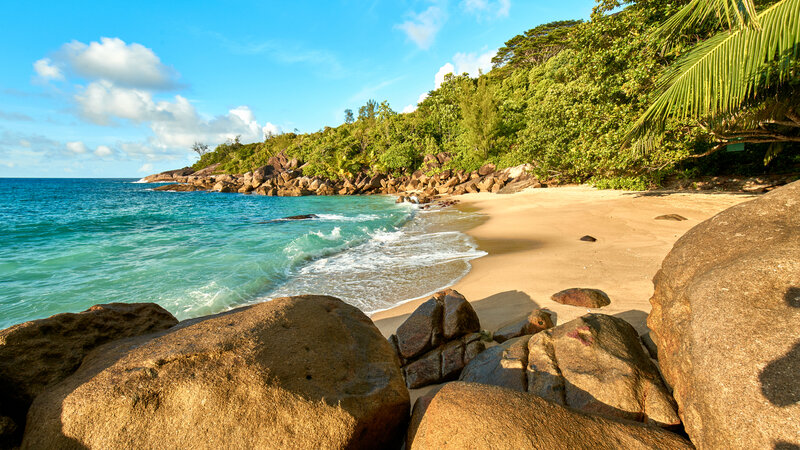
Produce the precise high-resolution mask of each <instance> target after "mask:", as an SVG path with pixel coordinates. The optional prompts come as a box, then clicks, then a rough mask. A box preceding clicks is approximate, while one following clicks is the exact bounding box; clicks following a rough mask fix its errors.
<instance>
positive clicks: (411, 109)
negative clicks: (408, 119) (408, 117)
mask: <svg viewBox="0 0 800 450" xmlns="http://www.w3.org/2000/svg"><path fill="white" fill-rule="evenodd" d="M416 110H417V105H406V107H405V108H403V110H402V111H401V112H402V113H403V114H408V113H412V112H414V111H416Z"/></svg>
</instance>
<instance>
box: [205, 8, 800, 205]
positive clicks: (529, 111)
mask: <svg viewBox="0 0 800 450" xmlns="http://www.w3.org/2000/svg"><path fill="white" fill-rule="evenodd" d="M799 2H800V0H780V1H776V0H746V1H745V0H741V1H740V0H735V1H734V0H669V1H665V0H635V1H620V0H598V2H597V5H596V6H595V8H594V9H593V12H592V15H591V19H590V20H589V21H585V22H584V21H576V20H564V21H558V22H552V23H548V24H544V25H540V26H537V27H535V28H532V29H530V30H528V31H525V32H523V33H521V34H519V35H517V36H514V37H512V38H511V39H509V40H508V41H507V42H506V43H505V45H504V46H503V47H501V48H500V49H499V51H498V53H497V55H496V57H495V58H494V59H493V67H492V70H491V71H489V72H488V73H485V74H480V76H478V77H477V78H471V77H470V76H469V75H467V74H460V75H459V74H449V75H447V76H445V78H444V81H443V82H442V83H441V85H440V86H439V87H438V88H437V89H434V90H432V91H430V92H428V94H427V97H425V99H424V100H423V101H422V102H421V103H419V105H418V107H417V109H416V110H415V111H413V112H410V113H397V112H396V111H394V110H393V109H392V107H391V105H389V103H388V102H386V101H383V102H380V103H379V102H378V101H376V100H369V101H367V102H366V103H365V104H364V105H360V106H358V107H357V109H356V110H357V115H355V114H353V110H351V109H348V110H346V111H345V120H344V123H342V124H341V125H339V126H336V127H325V128H324V129H321V130H319V131H316V132H311V133H304V134H301V133H297V132H294V133H284V134H280V135H276V136H266V138H265V140H264V141H263V142H258V143H253V144H241V143H238V142H226V143H224V144H222V145H220V146H218V147H217V148H216V150H215V151H214V152H210V153H207V154H205V155H201V158H200V160H199V161H198V162H197V164H195V168H196V169H199V168H202V167H206V166H208V165H210V164H213V163H217V162H219V163H221V168H222V170H224V171H226V172H230V173H243V172H247V171H250V170H253V169H254V168H256V167H259V166H261V165H264V164H266V161H267V160H268V159H269V158H270V157H271V156H275V155H277V154H278V153H280V152H284V153H285V154H286V155H287V156H289V157H295V158H298V159H299V160H301V161H303V162H304V163H305V167H304V168H303V171H304V173H306V174H307V175H310V176H314V175H319V176H324V177H328V178H333V179H339V178H349V177H352V176H354V175H355V174H357V173H359V172H367V173H370V174H375V173H392V174H395V175H402V174H410V173H412V172H414V171H416V170H419V169H425V170H428V169H426V167H425V157H426V156H428V155H434V156H435V155H438V154H440V153H442V152H444V153H446V154H447V155H448V161H447V163H446V164H445V168H446V169H454V170H459V169H463V170H465V171H472V170H476V169H478V168H479V167H481V166H482V165H484V164H487V163H492V164H495V165H496V166H497V167H498V168H499V169H502V168H505V167H511V166H516V165H520V164H531V165H532V166H533V169H532V171H533V174H534V175H536V176H537V177H540V178H542V179H547V180H559V181H562V182H580V183H583V182H589V183H593V184H595V185H596V186H598V187H608V188H626V189H631V188H634V189H644V188H648V187H654V186H658V185H659V184H660V183H662V181H663V180H664V179H665V178H666V177H669V176H678V177H680V176H686V174H688V173H692V174H695V173H697V174H705V173H709V172H711V173H713V171H715V170H727V169H731V168H746V169H747V170H748V171H750V172H751V173H752V174H758V173H764V172H767V171H771V172H781V171H785V172H789V171H798V170H799V169H800V167H798V158H797V157H796V155H797V151H796V150H797V148H798V145H799V144H798V143H797V138H796V136H798V130H799V129H800V127H798V120H797V118H798V113H799V112H798V110H797V105H798V104H800V102H798V99H800V75H799V74H798V73H797V53H798V45H797V39H798V33H800V25H799V22H798V20H800V19H798V15H800V6H798V3H799ZM715 5H716V6H715ZM715 8H716V9H715ZM710 19H711V20H710ZM758 36H760V37H758ZM747 52H756V53H757V54H756V55H750V53H747ZM741 53H747V55H746V56H743V55H741ZM737 58H738V59H737ZM726 60H731V61H736V63H735V64H734V65H731V67H725V61H726ZM706 61H708V62H706ZM740 66H741V67H740ZM706 73H713V74H714V77H716V78H714V79H713V80H711V79H704V78H702V76H701V75H703V74H706ZM727 86H730V88H727ZM632 130H633V131H632ZM637 133H638V134H637ZM774 136H783V137H784V138H783V139H780V140H779V142H778V143H777V144H775V143H774V142H773V141H770V140H769V139H772V137H774ZM739 141H746V142H749V143H750V144H748V151H747V152H740V153H735V154H733V153H727V152H718V150H720V149H725V148H726V145H727V144H728V143H732V142H739ZM631 144H633V145H631ZM643 148H646V151H643ZM718 153H719V154H721V155H722V156H720V155H718ZM726 158H727V159H726ZM743 158H750V159H747V160H745V159H743ZM729 160H730V161H738V162H737V163H736V164H733V165H731V164H727V163H725V161H729ZM753 161H757V162H758V164H752V162H753ZM765 162H766V163H767V164H766V165H765V164H764V163H765Z"/></svg>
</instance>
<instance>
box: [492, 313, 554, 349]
mask: <svg viewBox="0 0 800 450" xmlns="http://www.w3.org/2000/svg"><path fill="white" fill-rule="evenodd" d="M553 325H554V324H553V318H552V317H551V316H550V313H548V312H547V311H545V310H542V309H537V310H535V311H533V312H531V313H530V314H529V315H528V317H526V318H524V319H522V320H520V321H519V322H516V323H512V324H510V325H506V326H504V327H503V328H500V329H499V330H497V331H496V332H495V333H494V334H493V337H494V340H495V341H497V342H500V343H502V342H505V341H507V340H509V339H511V338H515V337H518V336H524V335H526V334H536V333H538V332H540V331H544V330H546V329H548V328H553Z"/></svg>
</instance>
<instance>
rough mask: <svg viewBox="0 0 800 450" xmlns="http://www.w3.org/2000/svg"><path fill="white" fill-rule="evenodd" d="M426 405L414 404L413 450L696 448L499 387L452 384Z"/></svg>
mask: <svg viewBox="0 0 800 450" xmlns="http://www.w3.org/2000/svg"><path fill="white" fill-rule="evenodd" d="M426 403H427V405H421V406H420V407H416V406H415V408H414V416H415V417H412V419H411V421H412V424H418V425H416V426H412V427H411V428H410V430H409V431H410V433H409V439H408V442H407V448H409V449H412V450H414V449H441V448H498V449H500V448H502V449H540V450H545V449H546V450H553V449H565V450H566V449H576V448H586V449H589V448H620V449H622V448H624V449H690V448H692V446H691V444H690V443H689V442H687V441H686V440H684V439H683V438H681V437H680V436H678V435H676V434H673V433H670V432H668V431H665V430H662V429H660V428H657V427H649V426H645V425H639V424H635V423H632V422H627V421H617V420H613V419H609V418H605V417H600V416H595V415H589V414H585V413H581V412H578V411H574V410H572V409H569V408H565V407H564V406H561V405H557V404H554V403H552V402H548V401H546V400H544V399H542V398H540V397H538V396H536V395H531V394H528V393H523V392H515V391H512V390H508V389H503V388H499V387H496V386H486V385H480V384H474V383H460V382H459V383H450V384H448V385H446V386H444V387H443V388H442V389H441V390H440V391H439V392H438V393H436V395H435V396H434V397H433V398H432V399H429V400H426ZM420 416H421V417H420ZM412 432H413V434H412Z"/></svg>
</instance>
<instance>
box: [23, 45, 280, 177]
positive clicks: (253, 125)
mask: <svg viewBox="0 0 800 450" xmlns="http://www.w3.org/2000/svg"><path fill="white" fill-rule="evenodd" d="M34 70H35V71H36V73H37V75H38V76H39V77H40V78H41V79H44V80H48V81H49V80H64V79H66V78H65V77H67V76H70V75H72V76H77V77H79V78H80V79H82V80H85V81H86V83H87V84H85V85H83V86H81V85H77V87H76V92H75V94H74V95H73V100H74V101H75V103H76V105H77V109H78V111H79V113H80V115H81V116H82V117H83V118H84V119H86V120H88V121H89V122H91V123H94V124H96V125H101V126H118V125H124V124H136V125H146V126H147V127H149V128H150V130H151V131H152V133H153V134H152V135H151V136H149V137H148V138H147V139H146V140H145V141H143V142H138V143H133V142H127V143H117V144H116V145H115V147H116V148H118V149H119V150H121V153H120V155H119V156H124V157H128V158H138V159H147V160H153V161H155V160H160V159H176V158H180V157H182V156H186V155H188V154H189V151H190V150H189V149H190V147H191V145H192V144H193V143H194V142H197V141H200V142H205V143H207V144H209V145H211V146H215V145H217V144H219V143H222V142H224V141H226V140H228V139H232V138H234V137H235V136H240V139H241V141H242V142H245V143H246V142H254V141H259V140H261V139H263V138H264V135H265V133H270V134H279V133H280V132H281V130H280V128H279V127H278V126H276V125H274V124H271V123H266V124H264V125H263V126H262V125H260V124H259V123H258V121H257V120H256V119H255V115H254V114H253V112H252V110H250V108H249V107H247V106H239V107H236V108H233V109H231V110H229V111H228V112H227V113H225V114H220V115H216V116H208V115H205V114H202V113H200V112H199V111H197V109H196V108H195V106H194V105H193V104H192V103H191V102H190V101H189V100H188V99H186V98H185V97H183V96H181V95H174V96H172V97H171V98H162V97H161V96H160V95H159V96H158V97H157V94H158V92H160V91H163V90H174V89H176V88H178V87H179V85H178V83H177V73H176V72H175V71H174V70H173V69H171V68H169V67H167V66H166V65H164V64H163V63H162V62H161V60H160V58H159V57H158V56H157V55H156V54H155V52H153V50H151V49H149V48H147V47H145V46H143V45H141V44H137V43H132V44H127V43H125V42H124V41H123V40H121V39H119V38H101V39H100V41H99V42H91V43H89V44H84V43H82V42H78V41H72V42H69V43H67V44H64V45H63V46H61V49H60V50H59V51H57V52H55V53H54V54H53V55H52V59H51V58H42V59H40V60H39V61H37V62H36V63H34ZM62 148H63V149H66V154H68V155H70V154H71V155H73V156H74V155H87V156H88V155H90V154H94V156H97V157H100V158H108V157H112V156H115V155H117V154H118V152H116V151H114V150H112V148H111V147H110V146H108V145H100V146H98V147H97V148H96V149H95V150H94V151H90V150H89V148H88V147H87V146H86V145H85V144H84V143H83V142H68V143H66V144H64V146H63V147H62Z"/></svg>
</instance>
